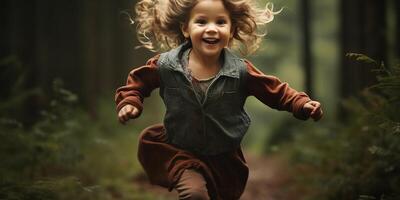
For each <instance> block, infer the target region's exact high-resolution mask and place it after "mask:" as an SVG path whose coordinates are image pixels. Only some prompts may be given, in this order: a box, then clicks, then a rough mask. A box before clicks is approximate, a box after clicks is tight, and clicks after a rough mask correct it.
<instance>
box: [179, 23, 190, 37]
mask: <svg viewBox="0 0 400 200" xmlns="http://www.w3.org/2000/svg"><path fill="white" fill-rule="evenodd" d="M181 31H182V34H183V36H184V37H185V38H189V36H190V35H189V31H188V27H187V24H181Z"/></svg>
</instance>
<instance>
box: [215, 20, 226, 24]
mask: <svg viewBox="0 0 400 200" xmlns="http://www.w3.org/2000/svg"><path fill="white" fill-rule="evenodd" d="M226 23H227V21H226V20H225V19H218V20H217V25H225V24H226Z"/></svg>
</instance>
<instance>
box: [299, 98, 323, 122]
mask: <svg viewBox="0 0 400 200" xmlns="http://www.w3.org/2000/svg"><path fill="white" fill-rule="evenodd" d="M303 112H304V114H305V115H306V116H310V117H311V118H313V119H314V121H318V120H320V119H321V117H322V115H323V112H322V109H321V103H319V102H318V101H309V102H307V103H306V104H304V106H303Z"/></svg>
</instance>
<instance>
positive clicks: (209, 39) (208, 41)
mask: <svg viewBox="0 0 400 200" xmlns="http://www.w3.org/2000/svg"><path fill="white" fill-rule="evenodd" d="M203 40H204V42H207V43H209V44H215V43H217V42H218V41H219V40H218V39H215V38H204V39H203Z"/></svg>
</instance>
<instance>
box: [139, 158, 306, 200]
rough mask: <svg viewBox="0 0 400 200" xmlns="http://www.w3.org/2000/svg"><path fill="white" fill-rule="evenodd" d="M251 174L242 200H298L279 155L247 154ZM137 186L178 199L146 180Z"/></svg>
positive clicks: (285, 165)
mask: <svg viewBox="0 0 400 200" xmlns="http://www.w3.org/2000/svg"><path fill="white" fill-rule="evenodd" d="M245 156H246V160H247V163H248V165H249V169H250V174H249V179H248V182H247V186H246V189H245V192H244V193H243V195H242V197H241V198H240V200H296V199H298V197H297V196H296V195H294V193H293V192H292V191H293V190H291V189H290V184H291V179H290V175H289V174H290V173H288V165H287V162H285V161H284V159H283V158H281V157H280V156H278V155H268V156H259V155H254V154H251V153H248V152H247V153H245ZM136 180H137V181H136V184H138V186H139V187H141V188H142V189H143V190H145V191H148V192H150V193H152V194H157V195H159V196H162V197H165V198H166V199H176V197H177V194H176V193H175V192H174V191H173V192H168V191H167V190H166V189H164V188H161V187H158V186H152V185H150V184H149V183H148V181H147V180H145V178H143V177H142V178H138V179H136Z"/></svg>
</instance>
